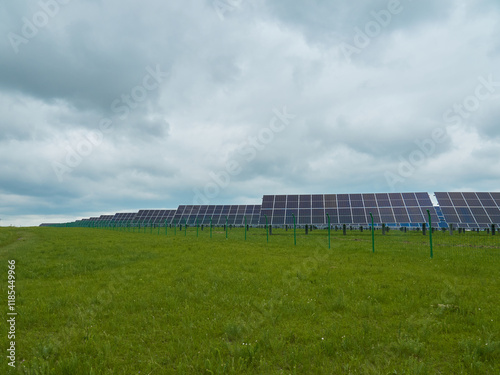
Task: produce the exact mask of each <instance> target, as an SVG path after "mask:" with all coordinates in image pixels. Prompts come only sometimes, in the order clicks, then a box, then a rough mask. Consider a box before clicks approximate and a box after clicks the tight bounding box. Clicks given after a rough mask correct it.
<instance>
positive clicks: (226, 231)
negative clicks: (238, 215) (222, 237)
mask: <svg viewBox="0 0 500 375" xmlns="http://www.w3.org/2000/svg"><path fill="white" fill-rule="evenodd" d="M227 223H228V219H227V216H226V239H227V230H228V229H229V227H228V225H227Z"/></svg>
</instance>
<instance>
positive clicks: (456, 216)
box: [435, 192, 500, 229]
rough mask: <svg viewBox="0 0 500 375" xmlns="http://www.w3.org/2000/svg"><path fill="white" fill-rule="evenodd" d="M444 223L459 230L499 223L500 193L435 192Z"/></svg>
mask: <svg viewBox="0 0 500 375" xmlns="http://www.w3.org/2000/svg"><path fill="white" fill-rule="evenodd" d="M435 194H436V199H437V200H438V203H439V206H440V207H441V210H442V212H443V216H444V218H445V221H446V222H447V223H449V224H454V225H456V226H458V227H460V228H471V229H475V228H487V227H489V226H490V225H491V224H497V225H498V224H499V223H500V201H498V200H497V199H498V198H500V193H488V192H477V193H476V192H437V193H435Z"/></svg>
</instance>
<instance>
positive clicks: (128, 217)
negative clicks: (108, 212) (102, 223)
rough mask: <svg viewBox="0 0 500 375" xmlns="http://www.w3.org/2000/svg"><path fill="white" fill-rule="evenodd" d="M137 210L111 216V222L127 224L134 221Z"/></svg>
mask: <svg viewBox="0 0 500 375" xmlns="http://www.w3.org/2000/svg"><path fill="white" fill-rule="evenodd" d="M136 216H137V212H125V213H123V212H121V213H117V214H115V216H113V222H114V223H119V224H129V223H132V222H134V220H135V217H136Z"/></svg>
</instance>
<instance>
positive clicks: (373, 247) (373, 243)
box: [370, 212, 375, 253]
mask: <svg viewBox="0 0 500 375" xmlns="http://www.w3.org/2000/svg"><path fill="white" fill-rule="evenodd" d="M370 217H371V218H372V252H373V253H374V252H375V226H374V225H373V215H372V213H371V212H370Z"/></svg>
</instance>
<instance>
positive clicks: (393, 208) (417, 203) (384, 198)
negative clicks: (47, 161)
mask: <svg viewBox="0 0 500 375" xmlns="http://www.w3.org/2000/svg"><path fill="white" fill-rule="evenodd" d="M435 196H436V200H437V202H438V206H435V205H433V203H432V201H431V198H430V196H429V194H428V193H375V194H313V195H311V194H309V195H264V196H263V198H262V205H181V206H179V207H178V208H177V209H172V210H140V211H139V212H137V213H117V214H115V215H102V216H100V217H92V218H88V219H82V220H79V221H77V222H75V223H74V224H75V225H80V226H85V225H89V224H90V223H99V222H108V223H117V224H119V225H123V224H127V225H129V224H148V225H149V224H155V225H157V224H160V225H164V224H185V223H187V224H188V225H196V224H209V223H210V222H211V223H212V224H213V225H223V224H226V223H227V224H229V225H238V226H240V225H244V224H245V223H247V224H248V225H263V224H265V223H266V222H267V223H269V224H272V225H275V226H284V225H293V223H294V220H295V223H296V224H298V225H306V224H308V225H317V226H325V225H327V223H328V222H330V224H331V225H339V224H351V225H369V224H370V223H371V217H372V216H373V221H374V223H375V224H377V225H380V224H382V223H384V224H387V225H390V226H407V227H417V226H421V224H422V223H424V222H428V221H429V220H428V213H430V215H431V220H432V223H433V225H434V226H440V227H448V224H454V226H455V227H461V228H486V227H489V226H490V225H491V224H497V225H498V224H500V193H487V192H480V193H472V192H467V193H459V192H452V193H446V192H439V193H435Z"/></svg>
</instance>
